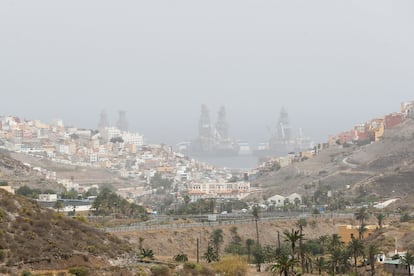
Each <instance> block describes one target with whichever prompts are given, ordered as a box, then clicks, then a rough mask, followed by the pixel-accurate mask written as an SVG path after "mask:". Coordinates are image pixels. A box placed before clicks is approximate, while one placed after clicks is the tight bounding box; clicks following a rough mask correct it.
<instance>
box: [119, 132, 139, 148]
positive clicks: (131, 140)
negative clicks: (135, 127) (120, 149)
mask: <svg viewBox="0 0 414 276" xmlns="http://www.w3.org/2000/svg"><path fill="white" fill-rule="evenodd" d="M122 139H123V140H124V143H127V144H132V145H136V146H142V145H143V144H144V136H142V135H140V134H139V133H131V132H123V133H122Z"/></svg>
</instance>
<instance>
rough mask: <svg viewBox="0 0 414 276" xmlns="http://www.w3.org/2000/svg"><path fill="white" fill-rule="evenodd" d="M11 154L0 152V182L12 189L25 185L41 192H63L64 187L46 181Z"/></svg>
mask: <svg viewBox="0 0 414 276" xmlns="http://www.w3.org/2000/svg"><path fill="white" fill-rule="evenodd" d="M11 154H12V153H10V152H7V151H3V150H1V151H0V181H1V182H7V183H8V184H9V185H10V186H12V187H13V188H14V189H17V188H18V187H20V186H23V185H26V186H29V187H31V188H37V189H41V190H46V189H52V190H54V191H60V192H62V191H64V187H63V186H62V185H60V184H58V183H56V182H54V181H50V180H47V179H46V178H45V177H44V176H43V175H42V174H41V173H39V172H37V171H34V170H33V169H32V168H31V167H29V166H27V165H25V164H24V163H23V162H21V161H19V160H16V159H15V158H14V157H12V156H11Z"/></svg>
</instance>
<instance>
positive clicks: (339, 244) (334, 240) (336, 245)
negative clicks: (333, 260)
mask: <svg viewBox="0 0 414 276" xmlns="http://www.w3.org/2000/svg"><path fill="white" fill-rule="evenodd" d="M343 246H344V242H343V241H341V236H339V235H338V234H332V236H331V237H330V239H329V244H328V247H329V248H328V249H329V251H331V253H332V252H333V251H335V250H336V249H342V248H343Z"/></svg>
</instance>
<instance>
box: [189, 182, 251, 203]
mask: <svg viewBox="0 0 414 276" xmlns="http://www.w3.org/2000/svg"><path fill="white" fill-rule="evenodd" d="M249 193H250V182H234V183H228V182H203V183H192V184H190V185H189V189H188V194H189V196H190V198H191V199H192V200H197V199H200V198H211V197H218V198H229V199H230V198H233V199H235V198H238V199H240V198H243V197H245V196H247V195H248V194H249Z"/></svg>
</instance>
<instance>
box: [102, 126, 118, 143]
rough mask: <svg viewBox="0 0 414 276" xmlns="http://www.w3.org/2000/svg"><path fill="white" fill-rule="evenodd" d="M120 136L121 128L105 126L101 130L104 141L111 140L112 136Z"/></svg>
mask: <svg viewBox="0 0 414 276" xmlns="http://www.w3.org/2000/svg"><path fill="white" fill-rule="evenodd" d="M115 137H121V130H119V129H118V128H116V127H105V128H104V129H103V130H102V138H103V139H104V141H105V142H109V141H111V139H112V138H115Z"/></svg>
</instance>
